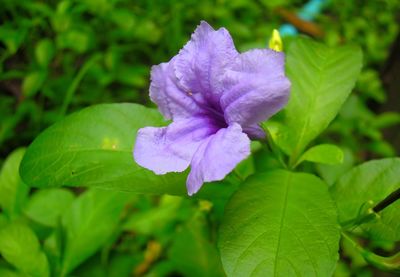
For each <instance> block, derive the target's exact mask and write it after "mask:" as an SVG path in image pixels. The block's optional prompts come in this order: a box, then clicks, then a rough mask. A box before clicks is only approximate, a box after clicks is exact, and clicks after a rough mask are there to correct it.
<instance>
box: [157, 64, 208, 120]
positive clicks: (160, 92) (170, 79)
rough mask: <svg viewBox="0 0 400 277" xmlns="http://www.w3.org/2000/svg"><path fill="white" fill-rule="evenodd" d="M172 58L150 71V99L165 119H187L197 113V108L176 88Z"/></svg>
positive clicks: (185, 94) (193, 100)
mask: <svg viewBox="0 0 400 277" xmlns="http://www.w3.org/2000/svg"><path fill="white" fill-rule="evenodd" d="M174 62H175V58H173V59H172V60H171V61H170V62H168V63H161V64H159V65H155V66H153V67H152V69H151V84H150V98H151V100H152V101H153V102H154V103H156V104H157V106H158V109H159V110H160V112H161V113H162V114H163V115H164V117H165V118H167V119H178V118H187V117H190V116H192V115H195V114H197V113H198V111H199V109H200V108H199V106H198V104H197V103H196V101H195V99H193V98H192V97H191V96H190V95H189V94H188V93H187V92H186V91H185V90H184V89H182V88H180V87H179V86H178V79H177V78H176V76H175V71H174Z"/></svg>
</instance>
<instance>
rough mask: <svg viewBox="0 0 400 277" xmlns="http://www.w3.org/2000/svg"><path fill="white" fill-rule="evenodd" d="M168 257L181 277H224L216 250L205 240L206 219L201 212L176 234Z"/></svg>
mask: <svg viewBox="0 0 400 277" xmlns="http://www.w3.org/2000/svg"><path fill="white" fill-rule="evenodd" d="M188 253H192V254H188ZM169 257H170V259H171V261H172V263H173V264H174V269H176V270H177V271H178V272H179V273H181V274H182V276H193V277H196V276H198V277H202V276H215V277H217V276H221V277H223V276H225V274H224V271H223V269H222V265H221V261H220V257H219V254H218V251H217V248H216V246H215V245H214V244H212V243H211V242H210V241H209V239H208V238H207V232H206V218H205V217H204V214H202V213H201V212H198V213H197V214H195V215H194V216H193V218H192V219H191V220H189V221H188V222H187V223H186V224H185V225H184V226H183V228H182V229H180V231H178V232H177V233H176V235H175V239H174V242H173V244H172V246H171V249H170V252H169Z"/></svg>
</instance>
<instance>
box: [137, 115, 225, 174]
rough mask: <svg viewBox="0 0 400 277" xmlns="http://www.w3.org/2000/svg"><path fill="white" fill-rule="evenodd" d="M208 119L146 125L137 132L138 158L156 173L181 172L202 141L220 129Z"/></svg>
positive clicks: (194, 118)
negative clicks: (159, 125)
mask: <svg viewBox="0 0 400 277" xmlns="http://www.w3.org/2000/svg"><path fill="white" fill-rule="evenodd" d="M217 130H218V128H217V127H216V126H215V125H214V123H213V122H212V121H210V120H209V119H207V118H201V117H192V118H190V119H184V120H178V121H175V122H173V123H171V124H170V125H169V126H167V127H162V128H155V127H145V128H142V129H140V130H139V131H138V134H137V138H136V144H135V148H134V153H133V156H134V159H135V161H136V162H137V163H138V164H139V165H141V166H142V167H145V168H147V169H150V170H152V171H154V172H155V173H156V174H165V173H167V172H182V171H184V170H185V169H186V168H187V167H188V166H189V163H190V161H191V160H192V158H193V155H194V153H195V152H196V151H197V149H198V148H199V146H200V144H201V143H202V142H204V141H205V140H207V138H208V137H209V136H211V135H212V134H214V133H215V132H217Z"/></svg>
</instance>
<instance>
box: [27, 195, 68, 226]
mask: <svg viewBox="0 0 400 277" xmlns="http://www.w3.org/2000/svg"><path fill="white" fill-rule="evenodd" d="M74 198H75V197H74V194H73V193H72V192H70V191H69V190H66V189H59V188H53V189H43V190H39V191H37V192H35V193H34V194H33V195H32V196H31V198H30V199H29V202H28V203H27V206H26V208H25V211H24V212H25V214H26V215H27V216H28V217H29V218H30V219H32V220H34V221H36V222H38V223H41V224H43V225H46V226H51V227H55V226H56V225H57V222H58V219H59V218H60V216H61V215H62V214H63V213H64V212H65V211H66V210H68V208H69V206H70V205H71V203H72V201H74Z"/></svg>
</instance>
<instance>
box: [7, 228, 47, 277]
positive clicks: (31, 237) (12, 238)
mask: <svg viewBox="0 0 400 277" xmlns="http://www.w3.org/2000/svg"><path fill="white" fill-rule="evenodd" d="M0 253H1V255H2V256H3V257H4V259H5V260H6V261H7V262H9V263H10V264H12V265H13V266H15V267H16V268H17V269H18V270H19V271H20V272H21V273H24V274H27V275H28V276H32V277H46V276H49V266H48V262H47V258H46V255H45V254H44V253H43V252H42V250H41V248H40V244H39V241H38V239H37V237H36V235H35V233H34V232H33V231H32V230H31V229H30V228H29V227H28V226H26V225H24V224H22V223H17V222H14V223H10V224H8V225H7V226H5V227H4V228H2V229H0Z"/></svg>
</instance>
